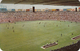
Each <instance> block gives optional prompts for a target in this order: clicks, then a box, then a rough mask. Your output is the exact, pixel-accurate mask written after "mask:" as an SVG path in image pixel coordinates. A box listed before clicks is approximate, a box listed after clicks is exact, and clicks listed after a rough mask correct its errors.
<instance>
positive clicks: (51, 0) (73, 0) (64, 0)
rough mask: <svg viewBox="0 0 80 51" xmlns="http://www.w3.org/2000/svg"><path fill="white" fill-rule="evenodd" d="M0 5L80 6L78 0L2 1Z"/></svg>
mask: <svg viewBox="0 0 80 51" xmlns="http://www.w3.org/2000/svg"><path fill="white" fill-rule="evenodd" d="M1 3H8V4H44V5H67V6H80V2H79V1H78V0H3V1H2V2H1Z"/></svg>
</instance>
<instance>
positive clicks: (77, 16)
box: [0, 11, 80, 23]
mask: <svg viewBox="0 0 80 51" xmlns="http://www.w3.org/2000/svg"><path fill="white" fill-rule="evenodd" d="M34 20H59V21H61V20H64V21H74V22H80V12H58V11H57V12H35V13H34V12H5V13H2V12H0V23H6V22H16V21H34Z"/></svg>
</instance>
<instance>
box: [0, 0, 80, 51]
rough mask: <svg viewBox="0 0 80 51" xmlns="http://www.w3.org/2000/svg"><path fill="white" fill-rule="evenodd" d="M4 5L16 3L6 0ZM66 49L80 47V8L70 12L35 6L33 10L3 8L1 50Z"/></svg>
mask: <svg viewBox="0 0 80 51" xmlns="http://www.w3.org/2000/svg"><path fill="white" fill-rule="evenodd" d="M23 1H24V2H25V0H22V1H19V2H15V3H16V4H17V3H20V2H22V3H24V2H23ZM74 1H75V0H74ZM29 2H30V1H29ZM32 2H33V1H32ZM36 2H37V1H36ZM38 2H39V1H38ZM44 2H45V1H44ZM65 2H68V1H65ZM2 3H12V2H11V1H10V2H8V1H5V0H4V1H2ZM13 3H14V2H13ZM22 3H21V4H22ZM45 3H47V2H45ZM76 3H77V2H76ZM34 4H35V2H34ZM42 4H43V3H42ZM48 4H49V3H48ZM56 4H58V3H57V2H56ZM79 4H80V3H78V4H75V5H76V6H78V5H79ZM60 5H61V4H60ZM63 5H65V4H63ZM69 5H72V4H69ZM77 44H78V45H77ZM69 46H72V47H69ZM65 47H69V48H68V49H67V51H69V49H70V48H72V49H74V50H72V51H75V49H76V48H77V50H78V49H79V48H80V7H79V6H78V7H76V8H67V9H48V8H45V9H35V6H33V7H32V8H29V9H7V7H6V6H4V5H1V7H0V48H1V49H2V50H3V51H62V50H58V49H63V48H64V49H65ZM70 50H71V49H70ZM63 51H66V50H63Z"/></svg>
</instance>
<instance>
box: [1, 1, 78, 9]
mask: <svg viewBox="0 0 80 51" xmlns="http://www.w3.org/2000/svg"><path fill="white" fill-rule="evenodd" d="M1 1H2V0H0V2H1ZM0 5H4V6H6V7H7V9H30V8H32V7H33V6H35V8H36V9H45V8H48V9H66V8H76V7H79V6H55V5H39V4H37V5H35V4H34V5H29V4H1V3H0Z"/></svg>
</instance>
